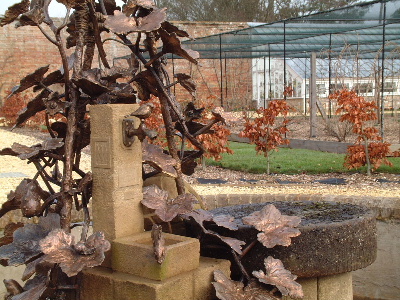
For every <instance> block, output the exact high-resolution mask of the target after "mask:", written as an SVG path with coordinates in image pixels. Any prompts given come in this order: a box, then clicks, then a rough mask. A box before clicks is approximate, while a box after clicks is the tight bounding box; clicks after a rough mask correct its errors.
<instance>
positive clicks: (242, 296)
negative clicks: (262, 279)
mask: <svg viewBox="0 0 400 300" xmlns="http://www.w3.org/2000/svg"><path fill="white" fill-rule="evenodd" d="M214 280H215V281H214V282H213V283H212V284H213V285H214V287H215V291H216V294H217V297H218V298H219V299H221V300H277V299H278V298H276V297H274V296H273V295H271V294H270V293H268V291H266V290H265V289H262V288H260V287H256V286H253V285H248V286H246V287H245V286H244V284H243V283H242V282H238V281H233V280H230V279H229V278H228V277H226V276H225V274H224V273H223V272H222V271H220V270H216V271H214Z"/></svg>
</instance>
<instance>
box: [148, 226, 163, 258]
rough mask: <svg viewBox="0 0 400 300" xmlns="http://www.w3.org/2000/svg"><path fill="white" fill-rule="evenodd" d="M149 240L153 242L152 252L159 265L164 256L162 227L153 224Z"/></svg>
mask: <svg viewBox="0 0 400 300" xmlns="http://www.w3.org/2000/svg"><path fill="white" fill-rule="evenodd" d="M151 239H152V240H153V251H154V256H155V258H156V260H157V262H158V263H159V264H160V265H161V264H162V263H163V262H164V260H165V256H166V249H165V239H164V236H163V234H162V226H161V225H157V224H154V225H153V227H152V229H151Z"/></svg>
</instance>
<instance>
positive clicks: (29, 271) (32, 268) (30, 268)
mask: <svg viewBox="0 0 400 300" xmlns="http://www.w3.org/2000/svg"><path fill="white" fill-rule="evenodd" d="M41 263H43V256H41V257H39V258H37V259H35V260H33V261H31V262H29V263H27V264H26V268H25V270H24V273H23V274H22V277H21V279H22V281H26V280H28V279H29V278H31V277H32V276H33V274H35V273H36V267H37V266H38V265H39V264H41Z"/></svg>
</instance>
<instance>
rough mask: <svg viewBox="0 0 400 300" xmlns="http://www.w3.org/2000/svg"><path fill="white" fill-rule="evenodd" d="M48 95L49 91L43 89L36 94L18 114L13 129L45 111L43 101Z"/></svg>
mask: <svg viewBox="0 0 400 300" xmlns="http://www.w3.org/2000/svg"><path fill="white" fill-rule="evenodd" d="M49 95H50V91H48V90H47V89H45V90H43V91H42V92H41V93H40V94H38V95H37V96H36V97H35V98H34V99H33V100H31V101H30V102H28V105H27V106H26V107H25V108H24V109H23V110H22V111H20V112H19V113H18V118H17V121H16V122H15V125H14V127H17V126H19V125H21V124H22V123H24V122H25V121H26V120H28V119H29V118H30V117H32V116H34V115H36V113H38V112H40V111H42V110H45V109H46V106H45V105H44V103H43V99H44V98H47V97H48V96H49Z"/></svg>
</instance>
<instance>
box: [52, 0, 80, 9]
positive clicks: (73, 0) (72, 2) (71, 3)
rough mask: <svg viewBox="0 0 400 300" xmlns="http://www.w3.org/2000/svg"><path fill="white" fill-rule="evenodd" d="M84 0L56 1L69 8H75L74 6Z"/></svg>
mask: <svg viewBox="0 0 400 300" xmlns="http://www.w3.org/2000/svg"><path fill="white" fill-rule="evenodd" d="M84 1H85V0H57V2H58V3H61V4H64V5H65V6H67V7H69V8H75V7H76V6H78V5H80V4H81V3H82V2H84Z"/></svg>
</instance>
